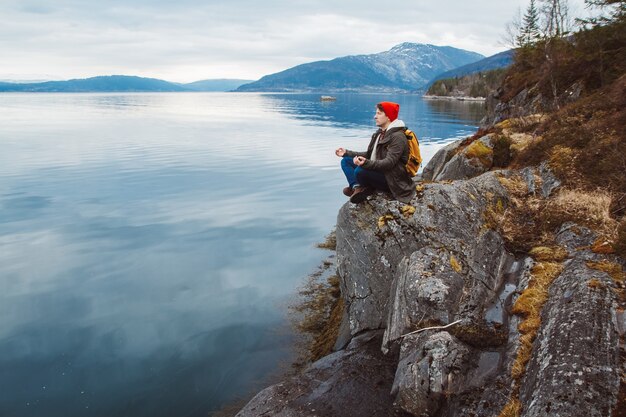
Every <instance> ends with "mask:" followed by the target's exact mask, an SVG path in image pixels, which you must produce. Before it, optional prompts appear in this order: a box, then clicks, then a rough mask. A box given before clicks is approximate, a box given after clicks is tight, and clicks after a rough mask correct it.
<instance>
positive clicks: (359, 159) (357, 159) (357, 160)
mask: <svg viewBox="0 0 626 417" xmlns="http://www.w3.org/2000/svg"><path fill="white" fill-rule="evenodd" d="M365 161H367V159H365V158H364V157H362V156H355V157H354V159H353V160H352V162H354V165H356V166H359V167H360V166H362V165H363V164H364V163H365Z"/></svg>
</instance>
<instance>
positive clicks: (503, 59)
mask: <svg viewBox="0 0 626 417" xmlns="http://www.w3.org/2000/svg"><path fill="white" fill-rule="evenodd" d="M513 55H515V51H514V50H513V49H509V50H508V51H504V52H500V53H498V54H495V55H492V56H490V57H487V58H485V59H481V60H480V61H476V62H472V63H470V64H467V65H463V66H461V67H458V68H455V69H453V70H450V71H446V72H444V73H442V74H438V75H437V76H436V77H434V78H433V79H432V80H431V81H430V82H429V83H428V84H429V86H430V85H432V84H433V83H434V82H435V81H437V80H442V79H444V78H455V77H463V76H465V75H470V74H476V73H477V72H485V71H489V70H494V69H500V68H506V67H508V66H509V65H511V64H512V63H513Z"/></svg>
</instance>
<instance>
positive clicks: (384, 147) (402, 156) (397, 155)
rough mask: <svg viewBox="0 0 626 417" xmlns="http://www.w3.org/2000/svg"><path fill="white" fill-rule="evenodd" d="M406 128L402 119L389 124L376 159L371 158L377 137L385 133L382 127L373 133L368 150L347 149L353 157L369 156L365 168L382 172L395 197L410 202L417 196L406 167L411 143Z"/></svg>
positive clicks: (348, 154)
mask: <svg viewBox="0 0 626 417" xmlns="http://www.w3.org/2000/svg"><path fill="white" fill-rule="evenodd" d="M405 129H406V126H405V125H404V122H402V121H401V120H394V121H393V122H392V123H391V124H390V125H389V127H388V128H387V130H386V131H385V134H384V136H383V137H382V138H381V139H380V141H379V142H378V146H377V147H376V160H375V161H372V160H371V159H370V158H371V155H372V150H373V148H374V142H376V138H377V137H378V135H380V134H381V133H383V131H382V129H378V131H376V132H375V133H374V134H373V135H372V139H371V140H370V144H369V146H368V147H367V152H355V151H350V150H346V155H347V156H351V157H355V156H364V157H365V158H367V161H365V164H363V168H365V169H369V170H372V171H378V172H382V173H383V174H384V175H385V180H387V185H388V186H389V190H391V194H393V196H394V198H395V199H396V200H399V201H402V202H403V203H408V202H409V201H411V199H412V198H413V197H414V196H415V184H414V183H413V179H412V178H411V176H410V175H409V174H408V173H407V172H406V169H405V165H406V161H407V160H408V158H409V145H408V143H407V138H406V136H405V135H404V130H405Z"/></svg>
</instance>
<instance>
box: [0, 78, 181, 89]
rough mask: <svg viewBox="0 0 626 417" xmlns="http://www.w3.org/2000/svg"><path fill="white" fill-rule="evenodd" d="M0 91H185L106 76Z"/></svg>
mask: <svg viewBox="0 0 626 417" xmlns="http://www.w3.org/2000/svg"><path fill="white" fill-rule="evenodd" d="M0 91H25V92H71V93H78V92H108V91H111V92H115V91H186V89H185V88H184V87H182V86H180V85H177V84H174V83H170V82H167V81H163V80H157V79H155V78H142V77H135V76H127V75H107V76H99V77H92V78H85V79H74V80H68V81H47V82H43V83H28V84H11V83H0Z"/></svg>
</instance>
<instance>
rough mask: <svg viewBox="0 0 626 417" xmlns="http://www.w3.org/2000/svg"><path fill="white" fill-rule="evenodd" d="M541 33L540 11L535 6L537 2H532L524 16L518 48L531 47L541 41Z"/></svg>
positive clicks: (532, 0) (518, 37)
mask: <svg viewBox="0 0 626 417" xmlns="http://www.w3.org/2000/svg"><path fill="white" fill-rule="evenodd" d="M540 37H541V32H540V30H539V10H537V7H536V6H535V0H530V4H529V5H528V9H526V13H525V14H524V19H523V21H522V27H521V28H520V33H519V35H518V36H517V46H520V47H524V46H529V45H532V44H533V43H535V42H536V41H538V40H539V38H540Z"/></svg>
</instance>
